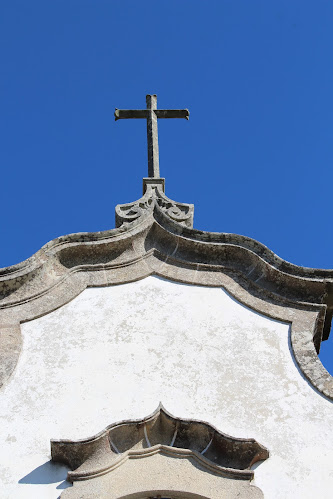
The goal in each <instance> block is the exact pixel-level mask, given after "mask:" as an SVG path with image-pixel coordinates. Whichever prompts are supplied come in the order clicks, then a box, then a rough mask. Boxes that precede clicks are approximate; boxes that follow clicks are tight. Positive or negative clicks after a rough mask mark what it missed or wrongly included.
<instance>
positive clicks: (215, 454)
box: [51, 404, 269, 498]
mask: <svg viewBox="0 0 333 499" xmlns="http://www.w3.org/2000/svg"><path fill="white" fill-rule="evenodd" d="M51 454H52V460H53V461H56V462H61V463H64V464H66V465H68V466H69V467H70V468H71V469H72V470H73V471H69V472H68V480H69V481H71V482H79V485H78V487H79V489H80V492H79V490H78V488H77V489H75V487H74V489H75V491H74V489H67V490H66V492H64V493H63V496H65V497H66V498H67V497H71V498H72V497H73V498H74V497H90V495H87V496H86V495H77V494H82V493H84V491H85V489H84V488H83V487H82V484H81V482H82V481H87V480H88V481H89V480H93V479H94V484H95V485H94V487H95V486H96V483H97V481H96V479H97V478H98V477H102V476H104V475H107V474H108V475H109V474H110V475H112V472H113V471H115V470H118V469H119V467H120V466H123V465H124V464H125V463H126V462H127V461H128V460H130V459H134V460H135V459H137V460H138V461H137V462H140V463H142V458H145V457H147V458H149V457H150V456H152V455H155V454H162V455H164V456H168V457H171V458H178V460H179V459H188V460H190V461H191V462H192V463H193V464H194V467H193V468H194V469H195V468H198V469H201V470H203V471H205V472H206V473H207V472H208V473H210V474H212V475H214V476H215V478H216V476H217V477H220V478H221V477H222V478H224V479H225V478H227V479H228V480H227V481H230V480H231V482H230V483H239V481H240V480H241V481H242V480H244V481H247V482H249V481H250V480H252V479H253V477H254V472H253V471H252V470H251V469H250V467H251V466H252V465H253V464H254V463H255V462H257V461H261V460H265V459H267V458H268V456H269V454H268V450H267V449H266V448H265V447H263V446H262V445H260V444H259V443H258V442H256V440H254V439H239V438H234V437H230V436H228V435H225V434H224V433H221V432H219V431H218V430H217V429H216V428H214V427H213V426H211V425H209V424H208V423H205V422H202V421H196V420H186V419H180V418H175V417H173V416H172V415H171V414H169V413H168V412H167V411H166V410H165V409H164V408H163V406H162V405H161V404H160V405H159V407H158V408H157V410H156V411H155V412H154V413H153V414H152V415H151V416H148V417H147V418H145V419H143V420H139V421H138V420H135V421H122V422H120V423H115V424H113V425H110V426H108V427H107V428H106V429H105V430H104V431H102V432H101V433H99V434H97V435H96V436H94V437H91V438H87V439H85V440H79V441H71V440H51ZM147 466H148V464H146V465H144V468H143V469H144V470H147ZM118 480H119V479H118ZM234 481H235V482H234ZM104 483H105V479H104ZM247 485H249V484H247ZM87 486H88V484H87ZM109 486H110V482H108V487H109ZM252 489H254V490H259V489H257V488H255V487H252V486H251V491H252ZM95 490H97V489H95ZM119 492H120V490H119ZM189 492H190V491H189ZM259 492H260V491H259ZM94 497H95V496H94ZM98 497H99V496H98ZM103 497H104V496H103ZM107 497H109V496H107ZM110 497H111V496H110ZM112 497H113V496H112ZM212 497H215V496H214V495H212ZM230 497H231V496H230ZM232 497H233V496H232ZM241 497H243V495H242V494H241ZM245 497H248V496H245ZM249 497H257V496H256V495H253V496H252V495H251V496H249ZM258 497H262V496H261V492H260V495H259V496H258Z"/></svg>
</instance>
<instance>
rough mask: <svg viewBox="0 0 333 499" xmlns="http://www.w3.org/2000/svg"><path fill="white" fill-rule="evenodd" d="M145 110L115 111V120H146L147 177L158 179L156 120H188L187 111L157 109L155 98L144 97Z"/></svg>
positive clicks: (154, 96) (152, 96) (151, 96)
mask: <svg viewBox="0 0 333 499" xmlns="http://www.w3.org/2000/svg"><path fill="white" fill-rule="evenodd" d="M146 102H147V109H116V110H115V113H114V117H115V120H116V121H117V120H122V119H128V118H145V119H146V120H147V142H148V177H150V178H160V165H159V157H158V132H157V118H185V119H187V120H188V118H189V115H190V113H189V111H188V109H157V96H156V95H155V94H154V95H147V96H146Z"/></svg>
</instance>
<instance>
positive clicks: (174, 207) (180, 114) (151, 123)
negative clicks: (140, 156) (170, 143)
mask: <svg viewBox="0 0 333 499" xmlns="http://www.w3.org/2000/svg"><path fill="white" fill-rule="evenodd" d="M146 103H147V109H116V110H115V113H114V116H115V120H116V121H117V120H120V119H129V118H131V119H133V118H134V119H139V118H144V119H146V120H147V145H148V178H144V179H143V197H142V198H141V199H139V200H138V201H135V202H134V203H129V204H119V205H117V206H116V227H120V226H121V225H123V224H124V223H129V222H133V221H134V220H136V219H137V218H139V217H141V216H142V215H146V214H148V213H151V212H154V209H155V208H156V209H157V210H159V211H161V212H163V213H164V215H166V216H167V217H168V218H169V219H171V220H172V221H174V222H177V223H179V224H181V225H184V226H186V227H189V228H192V227H193V212H194V207H193V205H192V204H183V203H176V202H175V201H172V200H171V199H169V198H167V197H166V196H165V194H164V183H165V181H164V178H161V177H160V165H159V152H158V130H157V120H158V118H185V119H187V120H188V119H189V114H190V113H189V111H188V109H157V96H156V95H155V94H154V95H147V96H146Z"/></svg>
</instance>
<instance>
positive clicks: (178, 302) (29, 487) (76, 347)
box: [0, 277, 333, 499]
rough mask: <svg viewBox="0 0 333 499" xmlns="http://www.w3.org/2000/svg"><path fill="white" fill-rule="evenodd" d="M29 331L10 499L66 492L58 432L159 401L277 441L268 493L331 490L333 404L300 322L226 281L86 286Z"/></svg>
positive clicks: (8, 474)
mask: <svg viewBox="0 0 333 499" xmlns="http://www.w3.org/2000/svg"><path fill="white" fill-rule="evenodd" d="M22 334H23V349H22V353H21V356H20V359H19V362H18V365H17V368H16V371H15V373H14V375H13V376H12V378H11V379H10V380H9V382H8V383H7V385H6V386H5V387H4V389H3V390H2V392H0V415H1V425H0V439H1V442H2V445H1V449H0V469H1V480H0V482H1V485H0V496H1V497H4V498H6V497H15V498H30V497H31V498H32V497H33V498H57V497H58V496H59V495H60V493H61V490H62V488H64V487H66V486H67V484H66V483H63V481H64V480H65V477H66V472H67V470H66V468H65V467H62V466H59V465H54V464H53V463H48V461H49V459H50V439H51V438H55V439H61V438H70V439H80V438H86V437H88V436H89V435H93V434H96V433H97V432H99V431H101V430H102V429H103V428H105V427H106V426H107V425H109V424H110V423H113V422H115V421H119V420H122V419H136V418H142V417H145V416H146V415H147V414H149V413H151V412H152V411H153V410H154V409H155V408H156V406H157V405H158V402H159V401H162V403H163V404H164V406H165V407H166V408H167V409H168V410H169V411H170V412H171V413H172V414H174V415H175V416H179V417H184V418H194V419H201V420H205V421H208V422H209V423H210V424H213V425H214V426H216V427H217V428H218V429H219V430H221V431H223V432H225V433H228V434H230V435H233V436H235V437H244V438H249V437H253V438H255V439H256V440H257V441H258V442H260V443H261V444H262V445H264V446H266V447H267V448H268V449H269V451H270V458H269V459H268V460H267V461H265V462H264V463H262V464H260V465H259V466H258V467H257V468H256V471H255V485H257V486H258V487H260V488H261V490H262V491H263V492H264V495H265V498H268V499H269V498H272V499H273V498H287V497H293V498H302V499H304V498H313V497H320V498H329V497H331V493H332V489H333V472H332V465H331V463H332V461H333V450H332V448H333V445H332V443H333V436H332V435H333V411H332V404H331V402H330V401H329V400H327V399H325V398H324V397H322V396H321V395H319V394H318V392H316V391H315V390H314V389H313V388H312V387H311V386H310V385H309V384H308V382H307V381H306V380H305V379H304V377H303V376H302V375H301V373H300V372H299V370H298V368H297V367H296V364H295V363H294V361H293V357H292V354H291V350H290V346H289V325H288V324H286V323H282V322H278V321H276V320H273V319H269V318H267V317H264V316H262V315H260V314H258V313H256V312H254V311H251V310H250V309H248V308H246V307H245V306H243V305H241V304H239V303H238V302H236V301H235V300H234V299H233V298H232V297H231V296H229V295H228V294H227V293H226V292H225V291H224V290H223V289H221V288H209V287H200V286H189V285H184V284H176V283H173V282H170V281H166V280H163V279H159V278H156V277H147V278H146V279H143V280H141V281H137V282H134V283H129V284H122V285H118V286H111V287H108V288H93V289H86V290H85V291H84V292H83V293H81V294H80V295H79V296H78V297H76V298H75V299H74V300H72V301H71V302H70V303H68V304H67V305H65V306H63V307H62V308H60V309H58V310H56V311H54V312H52V313H50V314H48V315H45V316H43V317H41V318H39V319H35V320H33V321H31V322H27V323H25V324H23V325H22ZM45 394H48V395H47V396H45ZM3 442H4V444H3Z"/></svg>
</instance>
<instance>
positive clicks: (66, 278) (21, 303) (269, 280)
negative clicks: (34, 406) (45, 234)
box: [0, 205, 333, 400]
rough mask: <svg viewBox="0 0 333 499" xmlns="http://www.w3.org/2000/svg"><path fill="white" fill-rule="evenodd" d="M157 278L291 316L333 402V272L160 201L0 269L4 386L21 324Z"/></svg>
mask: <svg viewBox="0 0 333 499" xmlns="http://www.w3.org/2000/svg"><path fill="white" fill-rule="evenodd" d="M149 275H157V276H160V277H163V278H165V279H169V280H172V281H175V282H181V283H186V284H195V285H201V286H214V287H223V288H224V289H225V290H226V291H227V292H228V293H230V294H231V295H232V296H233V297H234V298H235V299H236V300H237V301H239V302H240V303H242V304H244V305H246V306H247V307H249V308H251V309H253V310H255V311H257V312H260V313H261V314H263V315H266V316H268V317H271V318H273V319H277V320H280V321H285V322H288V323H290V324H291V333H290V341H291V346H292V350H293V353H294V356H295V359H296V362H297V364H298V366H299V368H300V369H301V371H302V373H303V374H304V376H305V377H306V378H307V379H308V380H309V382H310V383H311V385H312V386H313V387H314V388H316V389H317V390H318V391H319V392H320V393H322V394H324V395H325V396H326V397H328V398H330V399H332V400H333V377H332V376H331V375H330V374H329V373H328V372H327V371H326V369H325V368H324V366H323V365H322V363H321V362H320V360H319V358H318V355H317V352H318V350H319V347H320V343H321V340H322V338H323V335H324V336H325V335H326V336H327V335H328V332H327V331H329V328H330V321H331V314H332V303H333V292H332V289H333V271H325V270H317V269H306V268H302V267H297V266H295V265H292V264H289V263H288V262H285V261H283V260H281V259H280V258H279V257H277V256H276V255H274V253H272V252H271V251H270V250H268V249H267V248H266V247H265V246H263V245H261V244H260V243H258V242H256V241H253V240H251V239H249V238H246V237H242V236H237V235H234V234H214V233H207V232H201V231H197V230H194V229H190V228H188V227H184V226H181V225H180V224H177V223H176V222H174V221H173V220H171V219H170V218H168V217H167V216H166V215H165V213H164V212H163V211H162V210H160V208H159V207H158V205H156V206H155V207H154V209H153V211H152V212H149V213H148V214H147V215H145V216H141V217H140V218H139V219H138V220H136V221H134V222H132V223H130V224H125V225H124V226H122V227H120V228H118V229H114V230H110V231H105V232H100V233H91V234H89V233H87V234H73V235H69V236H64V237H61V238H58V239H55V240H54V241H51V242H50V243H48V244H47V245H45V246H44V247H43V248H42V249H41V250H40V251H38V252H37V253H36V254H35V255H33V256H32V257H31V258H29V259H28V260H26V261H25V262H22V263H21V264H18V265H15V266H13V267H8V268H7V269H2V270H1V271H0V292H2V299H1V300H0V333H1V335H0V342H1V344H0V349H1V354H0V366H1V367H0V384H1V385H3V384H4V383H5V382H6V380H7V379H8V378H9V377H10V375H11V374H12V372H13V371H14V369H15V366H16V363H17V360H18V357H19V354H20V350H21V333H20V323H22V322H26V321H30V320H33V319H35V318H37V317H40V316H42V315H45V314H48V313H49V312H51V311H53V310H55V309H57V308H59V307H61V306H63V305H64V304H66V303H68V302H69V301H70V300H72V299H73V298H74V297H75V296H77V295H78V294H80V293H81V292H82V291H83V290H84V289H85V288H87V287H94V286H111V285H116V284H121V283H126V282H132V281H136V280H139V279H143V278H144V277H147V276H149Z"/></svg>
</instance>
